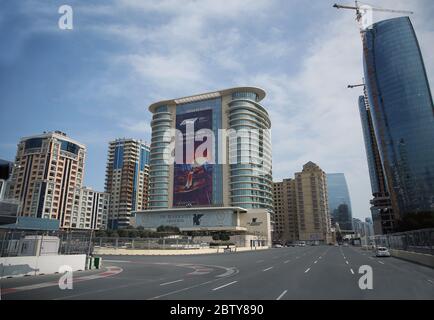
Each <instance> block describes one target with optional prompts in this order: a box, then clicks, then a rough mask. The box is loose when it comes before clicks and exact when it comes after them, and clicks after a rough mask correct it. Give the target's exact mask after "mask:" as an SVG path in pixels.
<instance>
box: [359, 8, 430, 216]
mask: <svg viewBox="0 0 434 320" xmlns="http://www.w3.org/2000/svg"><path fill="white" fill-rule="evenodd" d="M363 46H364V69H365V81H366V89H367V96H368V101H369V104H370V107H371V113H372V123H373V128H374V130H375V136H376V139H377V142H378V149H379V152H380V157H381V162H382V166H383V168H384V174H385V178H386V179H385V180H386V185H387V189H388V191H389V193H390V197H391V201H392V206H393V210H394V212H395V214H396V215H397V217H398V218H399V219H402V218H403V217H405V215H406V214H412V213H416V212H433V213H434V108H433V100H432V96H431V91H430V88H429V84H428V79H427V75H426V71H425V66H424V63H423V59H422V55H421V51H420V48H419V44H418V41H417V38H416V34H415V32H414V29H413V26H412V24H411V22H410V19H409V18H408V17H401V18H394V19H389V20H385V21H380V22H378V23H375V24H373V25H372V26H371V27H370V28H368V29H366V30H365V31H364V34H363Z"/></svg>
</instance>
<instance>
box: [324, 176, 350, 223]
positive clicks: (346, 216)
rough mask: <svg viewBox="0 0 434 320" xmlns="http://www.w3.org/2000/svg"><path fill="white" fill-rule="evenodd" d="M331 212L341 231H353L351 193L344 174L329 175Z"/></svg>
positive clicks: (328, 186) (328, 185)
mask: <svg viewBox="0 0 434 320" xmlns="http://www.w3.org/2000/svg"><path fill="white" fill-rule="evenodd" d="M327 188H328V202H329V212H330V216H331V217H332V220H333V222H337V223H339V227H340V228H341V230H353V219H352V212H351V200H350V193H349V192H348V186H347V181H346V179H345V175H344V174H343V173H328V174H327Z"/></svg>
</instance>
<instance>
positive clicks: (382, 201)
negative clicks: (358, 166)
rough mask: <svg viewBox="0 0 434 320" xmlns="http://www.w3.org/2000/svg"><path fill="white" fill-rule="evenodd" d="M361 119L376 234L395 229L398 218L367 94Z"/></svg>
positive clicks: (363, 100)
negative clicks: (387, 182) (396, 217)
mask: <svg viewBox="0 0 434 320" xmlns="http://www.w3.org/2000/svg"><path fill="white" fill-rule="evenodd" d="M359 111H360V120H361V122H362V129H363V138H364V140H365V148H366V156H367V159H368V168H369V178H370V179H371V189H372V196H373V199H372V200H371V205H372V206H371V214H372V220H373V227H374V231H375V234H386V233H391V232H393V231H394V229H395V224H396V219H395V216H394V213H393V209H392V206H391V203H390V197H389V192H388V190H387V185H386V181H385V178H384V171H383V165H382V164H381V158H380V152H379V150H378V144H377V138H376V137H375V131H374V126H373V124H372V114H371V108H370V107H369V102H368V101H367V97H366V89H365V96H360V97H359Z"/></svg>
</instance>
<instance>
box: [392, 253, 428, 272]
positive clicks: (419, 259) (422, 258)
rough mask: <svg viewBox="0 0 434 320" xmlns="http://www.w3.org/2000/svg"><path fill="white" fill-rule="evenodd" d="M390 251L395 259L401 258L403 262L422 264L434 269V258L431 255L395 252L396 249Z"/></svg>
mask: <svg viewBox="0 0 434 320" xmlns="http://www.w3.org/2000/svg"><path fill="white" fill-rule="evenodd" d="M389 251H390V254H391V255H392V256H393V257H396V258H400V259H403V260H408V261H411V262H415V263H419V264H422V265H424V266H428V267H431V268H434V256H433V255H431V254H424V253H417V252H410V251H403V250H395V249H389Z"/></svg>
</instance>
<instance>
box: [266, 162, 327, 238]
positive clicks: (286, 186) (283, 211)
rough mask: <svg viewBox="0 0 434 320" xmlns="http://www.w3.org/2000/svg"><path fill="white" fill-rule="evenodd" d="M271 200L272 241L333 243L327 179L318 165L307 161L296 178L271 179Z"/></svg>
mask: <svg viewBox="0 0 434 320" xmlns="http://www.w3.org/2000/svg"><path fill="white" fill-rule="evenodd" d="M273 199H274V205H275V208H274V212H275V218H274V234H273V239H274V240H279V241H283V242H287V241H289V242H293V241H306V242H307V243H312V242H319V243H330V242H333V237H332V231H331V222H330V216H329V210H328V197H327V179H326V174H325V172H324V171H323V170H322V169H321V168H320V167H319V166H318V165H316V164H315V163H313V162H308V163H306V164H305V165H304V166H303V170H302V171H301V172H297V173H295V179H285V180H283V181H282V182H274V183H273Z"/></svg>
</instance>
